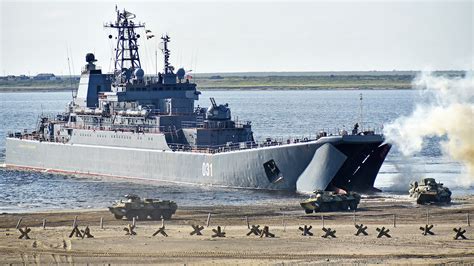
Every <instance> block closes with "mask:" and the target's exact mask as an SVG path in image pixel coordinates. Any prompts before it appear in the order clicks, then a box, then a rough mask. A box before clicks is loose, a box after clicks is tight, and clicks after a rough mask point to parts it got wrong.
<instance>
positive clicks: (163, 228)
mask: <svg viewBox="0 0 474 266" xmlns="http://www.w3.org/2000/svg"><path fill="white" fill-rule="evenodd" d="M157 234H162V235H163V236H166V237H168V234H167V233H166V232H165V227H164V226H162V227H160V228H159V229H158V231H156V232H155V233H154V234H153V236H156V235H157Z"/></svg>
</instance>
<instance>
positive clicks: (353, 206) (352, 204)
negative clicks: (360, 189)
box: [349, 202, 357, 211]
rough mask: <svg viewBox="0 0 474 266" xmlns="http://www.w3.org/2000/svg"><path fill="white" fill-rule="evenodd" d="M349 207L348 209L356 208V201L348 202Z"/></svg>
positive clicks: (353, 209)
mask: <svg viewBox="0 0 474 266" xmlns="http://www.w3.org/2000/svg"><path fill="white" fill-rule="evenodd" d="M349 209H350V210H351V211H355V210H357V203H355V202H351V203H349Z"/></svg>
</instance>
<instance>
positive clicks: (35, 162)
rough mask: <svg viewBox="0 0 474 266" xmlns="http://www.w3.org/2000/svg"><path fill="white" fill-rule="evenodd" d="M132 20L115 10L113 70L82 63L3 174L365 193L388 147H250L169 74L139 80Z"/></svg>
mask: <svg viewBox="0 0 474 266" xmlns="http://www.w3.org/2000/svg"><path fill="white" fill-rule="evenodd" d="M135 17H136V16H135V15H134V14H133V13H131V12H128V11H126V10H116V20H115V21H114V22H111V23H106V24H105V25H104V26H105V27H108V28H112V29H113V30H114V31H115V30H116V33H117V35H116V36H115V39H116V47H115V62H114V63H115V64H114V65H115V69H114V71H113V73H107V74H105V73H102V70H101V69H100V68H99V67H98V66H96V64H95V62H96V59H95V56H94V54H91V53H89V54H87V55H86V62H87V64H86V65H85V66H84V67H83V69H82V73H81V77H80V83H79V87H78V89H77V93H76V94H75V95H73V100H72V101H71V102H70V103H69V105H68V106H67V109H66V111H65V112H64V113H61V114H58V115H55V116H41V117H40V119H39V121H38V124H37V126H36V128H35V130H34V131H28V132H27V131H24V132H16V133H10V134H9V135H8V136H7V139H6V161H5V164H6V166H7V167H11V168H20V169H32V170H40V171H49V172H61V173H73V174H74V173H76V174H87V175H101V176H110V177H122V178H137V179H146V180H157V181H169V182H176V183H189V184H199V185H212V186H225V187H240V188H257V189H275V190H290V191H295V190H296V191H301V192H312V191H315V190H354V191H373V190H375V188H374V182H375V179H376V177H377V174H378V172H379V169H380V167H381V165H382V163H383V162H384V160H385V157H386V156H387V154H388V152H389V150H390V148H391V145H390V144H389V143H385V142H384V137H383V135H381V134H377V133H376V132H374V131H359V130H358V128H357V127H355V128H354V130H352V132H346V131H341V132H338V134H328V133H327V132H319V133H318V134H317V137H316V138H304V139H288V140H287V141H277V140H273V139H265V140H264V141H256V140H255V139H254V137H253V132H252V124H251V122H242V121H237V120H233V119H232V116H231V110H230V107H229V106H228V105H227V104H218V103H217V102H216V101H215V99H213V98H211V99H210V102H211V104H210V107H208V108H202V107H199V106H197V107H195V101H196V100H198V99H199V96H200V92H199V91H198V90H197V88H196V84H195V83H193V82H192V81H191V80H190V79H188V78H187V74H186V71H185V70H184V69H183V68H180V69H178V70H176V71H175V69H174V67H173V66H172V65H171V64H170V60H169V59H170V49H169V43H170V38H169V36H168V35H164V36H162V37H161V39H162V44H163V46H162V51H163V54H164V69H163V72H162V73H159V74H158V75H154V76H145V73H144V70H143V69H142V67H141V63H140V56H139V52H138V51H139V45H138V40H139V39H140V37H141V36H140V34H139V33H138V31H139V30H140V29H144V24H142V23H136V22H135V21H134V19H135ZM113 37H114V36H112V35H109V38H111V39H112V38H113Z"/></svg>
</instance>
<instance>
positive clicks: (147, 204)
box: [109, 195, 178, 220]
mask: <svg viewBox="0 0 474 266" xmlns="http://www.w3.org/2000/svg"><path fill="white" fill-rule="evenodd" d="M176 209H178V205H177V204H176V203H175V202H174V201H169V200H158V199H143V200H142V199H140V197H139V196H137V195H125V200H120V201H117V202H116V203H114V204H113V205H112V207H109V210H110V212H111V213H113V214H114V216H115V218H116V219H122V218H123V217H126V218H127V220H132V219H133V217H137V218H138V220H146V219H148V218H151V219H152V220H159V219H161V218H163V219H165V220H169V219H171V216H172V215H173V214H174V213H175V212H176Z"/></svg>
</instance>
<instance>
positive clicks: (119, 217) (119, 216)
mask: <svg viewBox="0 0 474 266" xmlns="http://www.w3.org/2000/svg"><path fill="white" fill-rule="evenodd" d="M114 216H115V219H117V220H122V218H123V215H118V214H114Z"/></svg>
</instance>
